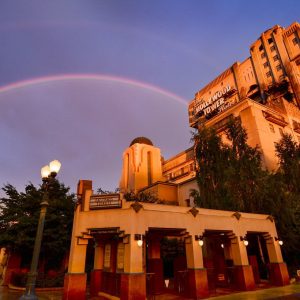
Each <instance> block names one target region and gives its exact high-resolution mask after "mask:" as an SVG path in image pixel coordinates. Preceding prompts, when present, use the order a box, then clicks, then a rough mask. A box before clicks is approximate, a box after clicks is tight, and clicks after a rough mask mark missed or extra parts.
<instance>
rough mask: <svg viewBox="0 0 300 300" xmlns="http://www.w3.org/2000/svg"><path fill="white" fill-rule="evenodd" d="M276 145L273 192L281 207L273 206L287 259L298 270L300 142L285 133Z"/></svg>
mask: <svg viewBox="0 0 300 300" xmlns="http://www.w3.org/2000/svg"><path fill="white" fill-rule="evenodd" d="M275 148H276V154H277V156H278V158H279V163H280V166H279V169H278V171H277V172H276V174H275V175H274V177H275V178H276V188H274V190H275V191H276V193H273V194H274V198H275V199H276V200H277V201H276V202H277V205H275V206H274V207H275V208H277V210H276V211H274V208H273V214H274V216H275V218H276V220H277V230H278V234H279V235H280V237H282V238H284V240H285V247H284V248H283V252H284V255H285V259H286V261H287V262H288V264H289V265H290V266H293V270H292V271H295V270H296V266H298V268H299V266H300V239H299V236H300V184H299V180H300V145H299V144H297V143H296V142H294V141H293V138H292V136H291V135H289V134H284V135H283V136H282V139H281V140H280V141H279V142H278V143H276V145H275ZM278 195H280V198H279V199H278ZM276 196H277V198H276ZM276 202H275V203H276Z"/></svg>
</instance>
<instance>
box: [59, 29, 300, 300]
mask: <svg viewBox="0 0 300 300" xmlns="http://www.w3.org/2000/svg"><path fill="white" fill-rule="evenodd" d="M299 36H300V26H299V24H298V23H293V24H292V25H291V26H289V27H288V28H287V29H284V28H282V27H280V26H275V27H273V28H271V29H269V30H267V31H266V32H264V33H263V34H262V35H261V37H260V38H259V39H258V40H257V41H256V42H255V43H253V45H252V46H251V48H250V53H251V56H250V57H249V58H248V59H246V60H245V61H244V62H242V63H235V64H234V65H233V66H232V67H230V68H228V69H227V70H226V71H224V72H223V73H222V74H221V75H220V76H218V77H217V78H216V79H215V80H213V81H212V82H211V83H209V84H208V85H207V86H206V87H204V88H203V89H201V90H200V91H199V92H197V93H196V95H195V98H194V99H193V100H192V101H191V103H190V105H189V121H190V125H191V127H194V128H199V127H200V126H202V125H203V124H205V125H206V126H214V127H215V128H216V129H217V132H218V133H219V134H220V135H221V136H222V138H224V139H225V135H224V134H223V133H224V129H225V128H226V123H227V120H228V119H229V117H231V116H238V117H240V119H241V121H242V125H243V126H244V127H245V128H246V130H247V133H248V143H249V144H250V145H251V146H256V145H258V146H259V147H260V150H261V152H262V155H263V163H264V165H265V166H266V167H267V168H269V169H275V168H276V167H277V161H276V158H275V149H274V142H276V141H278V140H279V139H280V137H281V134H282V133H283V132H287V133H290V134H291V135H292V136H293V137H294V139H295V140H298V139H299V140H300V110H299V107H300V76H299V74H300V40H299ZM194 188H197V184H196V181H195V168H194V157H193V148H190V149H187V150H185V151H183V152H181V153H179V154H177V155H176V156H175V157H173V158H171V159H168V160H163V159H162V156H161V153H160V149H159V148H158V147H156V146H155V145H153V143H152V142H151V141H150V140H149V139H147V138H145V137H139V138H136V139H135V140H133V141H132V143H131V144H130V145H129V147H128V148H127V149H125V151H124V153H123V168H122V172H121V180H120V193H117V194H105V195H96V194H94V193H93V188H92V182H91V181H89V180H80V181H79V184H78V191H77V194H78V199H79V201H78V205H77V208H76V211H75V216H74V224H73V233H72V243H71V250H70V259H69V267H68V273H67V274H66V276H65V286H64V299H85V294H86V286H87V277H88V276H87V273H90V278H89V284H90V293H91V295H92V296H96V295H98V294H99V293H100V294H101V295H102V296H104V297H105V296H106V297H111V296H114V297H116V298H120V299H146V296H147V295H149V296H152V295H156V294H164V293H170V292H172V293H177V294H178V295H180V296H184V297H190V298H193V299H199V298H205V297H207V296H209V295H210V294H215V293H216V291H217V290H218V289H220V288H224V287H225V288H229V289H232V290H252V289H255V287H256V286H257V285H259V284H260V283H261V282H262V280H268V282H269V283H270V284H272V285H285V284H288V283H289V276H288V273H287V268H286V265H285V263H284V262H283V260H282V255H281V249H280V243H279V240H278V236H277V232H276V228H275V223H274V220H273V218H272V217H271V216H268V215H261V214H248V213H240V212H233V211H220V210H210V209H202V208H195V207H194V205H193V200H192V199H190V190H191V189H194ZM129 192H134V193H139V195H140V197H141V195H142V194H150V195H153V196H154V199H156V200H157V199H158V200H159V201H156V200H155V201H153V202H154V203H151V202H152V201H151V199H148V202H142V201H136V200H135V201H129V199H128V198H127V197H126V195H127V194H128V193H129ZM131 200H132V199H131ZM152 200H153V199H152ZM88 265H92V270H89V269H88V267H87V266H88Z"/></svg>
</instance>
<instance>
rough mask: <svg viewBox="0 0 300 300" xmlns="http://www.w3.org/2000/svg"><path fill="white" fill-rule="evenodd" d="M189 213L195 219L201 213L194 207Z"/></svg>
mask: <svg viewBox="0 0 300 300" xmlns="http://www.w3.org/2000/svg"><path fill="white" fill-rule="evenodd" d="M188 212H190V213H191V214H192V215H193V216H194V217H196V216H197V215H198V213H199V210H198V209H197V208H195V207H193V208H191V209H190V210H189V211H188Z"/></svg>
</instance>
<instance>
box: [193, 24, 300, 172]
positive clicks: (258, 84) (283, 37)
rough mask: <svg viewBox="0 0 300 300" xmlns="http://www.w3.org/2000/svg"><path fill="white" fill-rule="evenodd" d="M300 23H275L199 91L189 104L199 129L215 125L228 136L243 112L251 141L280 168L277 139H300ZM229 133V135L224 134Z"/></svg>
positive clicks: (273, 166)
mask: <svg viewBox="0 0 300 300" xmlns="http://www.w3.org/2000/svg"><path fill="white" fill-rule="evenodd" d="M299 37H300V25H299V23H297V22H295V23H293V24H291V25H290V26H289V27H288V28H286V29H285V28H283V27H280V26H278V25H277V26H274V27H273V28H271V29H268V30H266V31H265V32H264V33H263V34H262V35H261V36H260V38H259V39H258V40H257V41H255V42H254V43H253V44H252V45H251V47H250V54H251V56H250V57H249V58H247V59H246V60H245V61H243V62H242V63H240V62H236V63H235V64H233V65H232V66H231V67H230V68H228V69H227V70H225V71H224V72H223V73H222V74H220V75H219V76H218V77H217V78H215V79H214V80H213V81H212V82H210V83H209V84H208V85H206V86H205V87H204V88H203V89H201V90H199V91H198V92H197V93H196V94H195V98H194V99H193V100H192V101H191V102H190V105H189V122H190V126H191V127H193V128H199V127H201V126H203V125H205V126H207V127H215V128H216V130H217V132H219V133H220V135H222V133H223V132H224V130H225V129H226V123H227V121H228V119H229V118H230V117H231V116H235V117H240V119H241V121H242V125H243V127H244V128H245V129H246V130H247V133H248V144H249V145H250V146H252V147H255V146H258V147H259V149H260V151H261V152H262V159H263V163H264V165H265V167H266V168H268V169H269V170H274V169H276V168H277V165H278V161H277V159H276V155H275V146H274V143H275V142H278V140H279V139H280V137H281V135H282V134H283V133H289V134H291V135H292V136H293V138H294V140H295V141H297V142H300V110H299V108H300V38H299ZM223 137H224V135H223Z"/></svg>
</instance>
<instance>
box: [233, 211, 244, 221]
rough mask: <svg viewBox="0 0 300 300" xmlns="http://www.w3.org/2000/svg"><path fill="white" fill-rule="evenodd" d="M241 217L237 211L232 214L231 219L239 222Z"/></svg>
mask: <svg viewBox="0 0 300 300" xmlns="http://www.w3.org/2000/svg"><path fill="white" fill-rule="evenodd" d="M241 216H242V215H241V214H240V213H239V212H238V211H236V212H235V213H234V214H232V217H235V218H236V219H237V220H238V221H239V220H240V218H241Z"/></svg>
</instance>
